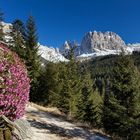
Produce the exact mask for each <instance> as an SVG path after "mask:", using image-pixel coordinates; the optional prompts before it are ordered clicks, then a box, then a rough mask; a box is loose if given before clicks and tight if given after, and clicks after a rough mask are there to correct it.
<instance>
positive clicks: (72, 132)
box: [25, 105, 107, 140]
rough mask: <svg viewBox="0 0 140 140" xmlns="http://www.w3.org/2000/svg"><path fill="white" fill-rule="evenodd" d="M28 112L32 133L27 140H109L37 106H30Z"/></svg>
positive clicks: (27, 117) (27, 118) (27, 116)
mask: <svg viewBox="0 0 140 140" xmlns="http://www.w3.org/2000/svg"><path fill="white" fill-rule="evenodd" d="M26 112H27V113H26V115H25V118H26V120H27V121H28V122H29V123H30V125H31V131H32V137H31V139H27V140H107V139H106V138H103V137H101V136H98V135H95V133H93V132H91V131H89V130H87V129H84V128H81V127H77V126H76V125H75V124H72V123H70V122H68V121H66V120H65V119H62V118H60V117H56V116H54V115H52V114H51V113H50V112H47V111H43V110H42V109H41V110H40V109H39V108H38V107H37V106H34V105H29V106H28V107H27V109H26Z"/></svg>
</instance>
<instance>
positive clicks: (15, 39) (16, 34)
mask: <svg viewBox="0 0 140 140" xmlns="http://www.w3.org/2000/svg"><path fill="white" fill-rule="evenodd" d="M12 25H13V26H12V32H11V33H10V36H11V37H12V40H11V42H9V44H10V46H11V47H10V48H11V49H12V50H13V51H15V52H16V53H17V54H18V55H19V56H20V58H22V59H23V60H25V58H26V43H25V27H24V24H23V22H22V21H21V20H18V19H16V20H15V21H14V22H13V23H12Z"/></svg>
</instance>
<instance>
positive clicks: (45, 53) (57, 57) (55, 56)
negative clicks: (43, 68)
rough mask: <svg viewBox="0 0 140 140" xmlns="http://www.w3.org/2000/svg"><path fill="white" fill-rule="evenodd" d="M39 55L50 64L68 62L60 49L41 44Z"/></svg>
mask: <svg viewBox="0 0 140 140" xmlns="http://www.w3.org/2000/svg"><path fill="white" fill-rule="evenodd" d="M38 53H39V55H41V57H43V58H44V59H46V60H47V61H50V62H59V61H61V62H64V61H66V62H67V61H68V60H67V59H66V58H65V57H64V56H63V55H62V54H60V53H59V50H58V49H55V48H49V47H46V46H43V45H40V44H39V52H38Z"/></svg>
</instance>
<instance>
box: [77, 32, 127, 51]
mask: <svg viewBox="0 0 140 140" xmlns="http://www.w3.org/2000/svg"><path fill="white" fill-rule="evenodd" d="M124 46H126V45H125V42H124V41H123V40H122V39H121V37H120V36H119V35H117V34H116V33H113V32H105V33H102V32H96V31H94V32H88V33H87V34H85V36H84V37H83V39H82V42H81V47H80V50H81V53H94V52H96V50H101V51H103V50H119V49H121V48H122V47H124Z"/></svg>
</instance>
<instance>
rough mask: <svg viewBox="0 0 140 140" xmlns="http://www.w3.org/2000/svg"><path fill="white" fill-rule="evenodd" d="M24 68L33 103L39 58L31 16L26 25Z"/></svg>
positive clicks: (36, 85)
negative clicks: (26, 71) (29, 81)
mask: <svg viewBox="0 0 140 140" xmlns="http://www.w3.org/2000/svg"><path fill="white" fill-rule="evenodd" d="M25 39H26V40H25V41H26V66H27V69H28V73H29V76H30V79H31V92H30V100H31V101H34V95H35V92H36V91H37V90H36V89H37V88H38V77H39V74H40V56H39V55H38V49H39V46H38V38H37V33H36V26H35V21H34V19H33V17H32V16H30V17H29V18H28V20H27V24H26V37H25Z"/></svg>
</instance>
